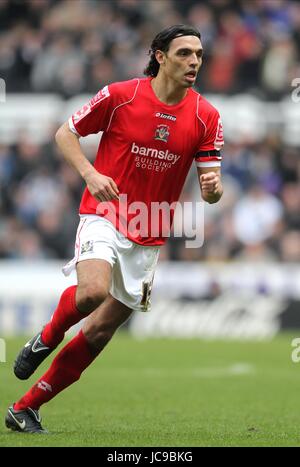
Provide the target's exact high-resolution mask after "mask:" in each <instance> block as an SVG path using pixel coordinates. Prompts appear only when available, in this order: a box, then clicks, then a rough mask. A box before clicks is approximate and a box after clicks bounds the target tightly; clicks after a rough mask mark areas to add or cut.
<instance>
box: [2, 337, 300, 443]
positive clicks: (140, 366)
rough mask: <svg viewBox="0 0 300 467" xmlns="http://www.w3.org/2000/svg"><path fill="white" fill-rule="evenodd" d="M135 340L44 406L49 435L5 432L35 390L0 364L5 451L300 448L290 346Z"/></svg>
mask: <svg viewBox="0 0 300 467" xmlns="http://www.w3.org/2000/svg"><path fill="white" fill-rule="evenodd" d="M298 336H300V331H299V332H298V335H297V333H296V332H295V334H293V335H286V334H285V335H281V336H279V337H276V338H275V339H274V340H272V341H269V342H226V341H211V342H207V341H202V340H162V339H157V340H155V339H151V340H150V339H149V340H141V341H137V340H134V339H133V338H132V337H130V336H128V335H127V334H126V333H121V332H120V333H119V334H118V335H117V336H115V338H114V340H113V341H112V342H111V343H110V344H109V346H108V347H107V348H106V349H105V351H104V352H103V354H102V356H100V357H98V359H97V360H96V361H95V362H94V364H93V365H92V366H91V367H90V368H89V369H88V370H87V371H86V372H85V374H83V376H82V377H81V379H80V381H78V382H77V383H76V384H74V385H73V386H71V387H70V388H68V389H67V390H65V391H64V392H63V393H61V394H59V395H58V396H57V397H56V398H55V399H53V400H52V401H51V402H49V403H48V404H47V405H45V406H43V407H42V409H41V414H42V417H43V426H44V427H45V428H47V429H48V430H49V431H50V432H51V434H49V435H28V434H27V435H25V434H19V433H13V432H10V431H8V430H7V429H6V428H5V426H4V416H5V413H6V409H7V406H8V405H10V403H11V402H13V401H14V400H16V399H17V398H19V396H21V395H22V394H23V393H24V392H25V391H26V390H27V388H29V386H31V385H32V384H33V383H34V382H35V381H36V379H37V377H39V376H41V375H42V374H43V372H44V371H45V369H46V368H47V367H48V364H49V362H50V359H51V357H49V360H48V361H46V362H45V363H44V365H43V366H42V367H41V368H40V369H39V371H38V372H37V373H36V375H34V376H33V377H31V378H30V380H29V381H19V380H17V379H16V378H15V377H14V375H13V373H12V370H11V366H12V362H13V359H14V357H15V355H16V353H17V351H18V350H19V348H20V347H21V346H22V345H23V344H24V342H25V340H24V339H12V340H7V341H6V344H7V363H0V396H1V399H0V410H1V419H2V422H1V426H0V446H112V447H114V446H125V447H130V446H170V447H173V446H174V447H175V446H191V447H192V446H300V362H299V363H293V362H292V360H291V352H292V350H293V349H292V347H291V341H292V339H293V338H295V337H298Z"/></svg>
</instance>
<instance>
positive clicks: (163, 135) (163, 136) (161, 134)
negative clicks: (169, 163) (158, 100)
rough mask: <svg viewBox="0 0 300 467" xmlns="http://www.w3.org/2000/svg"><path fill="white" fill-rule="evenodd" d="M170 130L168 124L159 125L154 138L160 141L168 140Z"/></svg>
mask: <svg viewBox="0 0 300 467" xmlns="http://www.w3.org/2000/svg"><path fill="white" fill-rule="evenodd" d="M169 135H170V132H169V127H168V125H157V128H156V130H155V135H154V139H157V140H159V141H164V142H165V143H166V142H167V141H168V138H169Z"/></svg>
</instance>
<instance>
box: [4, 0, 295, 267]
mask: <svg viewBox="0 0 300 467" xmlns="http://www.w3.org/2000/svg"><path fill="white" fill-rule="evenodd" d="M176 23H189V24H193V25H195V26H197V27H198V28H199V30H200V31H201V34H202V42H203V45H204V64H203V68H202V70H201V73H200V75H199V79H198V81H197V87H198V89H199V90H200V91H201V92H202V93H204V94H205V93H221V94H222V93H223V94H227V95H228V94H235V93H241V92H248V93H251V94H255V95H257V96H258V97H260V98H262V99H270V100H276V99H280V98H281V97H282V96H284V95H285V94H287V93H289V92H290V89H291V88H290V83H291V81H292V80H293V78H295V77H297V76H298V77H300V59H299V58H300V54H299V52H300V37H299V36H300V3H298V2H293V1H288V0H244V1H243V0H240V1H229V0H211V1H209V2H205V1H201V2H200V1H197V0H153V1H152V0H151V1H150V0H109V1H108V0H100V1H99V0H98V1H97V0H63V1H62V0H27V1H23V0H0V77H1V78H4V79H5V81H6V86H7V91H8V92H26V93H28V92H39V93H40V92H47V93H48V92H50V93H52V92H54V93H58V94H60V95H62V96H63V97H65V98H69V97H72V96H74V95H78V94H80V93H89V94H93V93H96V92H97V91H98V90H99V89H100V88H101V87H102V86H104V85H106V84H108V83H110V82H113V81H121V80H126V79H130V78H132V77H134V76H141V75H142V74H143V69H144V67H145V65H146V63H147V61H148V56H147V52H148V49H149V46H150V43H151V41H152V39H153V37H154V35H155V34H156V33H157V32H158V31H159V30H161V29H162V28H164V27H167V26H169V25H171V24H176ZM225 137H226V134H225ZM95 150H96V148H90V151H91V153H90V154H89V156H90V157H92V156H93V151H94V152H95ZM222 171H223V174H224V175H223V178H224V191H225V193H224V196H223V198H222V200H221V201H220V203H218V204H216V205H211V206H206V207H205V227H204V245H203V247H202V248H197V249H193V248H188V249H187V248H185V245H184V239H182V238H181V239H179V238H175V237H173V238H171V239H170V240H169V242H168V243H167V245H166V246H165V247H163V248H162V252H161V260H168V259H170V260H190V261H198V260H206V261H243V260H248V261H255V262H256V261H264V262H265V261H278V260H280V261H284V262H299V261H300V157H299V148H296V147H288V146H286V145H284V144H283V142H282V141H281V139H280V137H279V134H277V133H276V131H272V132H271V133H269V134H268V136H267V137H266V138H265V139H264V140H263V141H262V142H260V143H259V144H258V143H253V142H249V141H246V140H245V141H244V142H243V143H239V144H234V143H233V142H230V143H229V142H227V144H226V145H225V148H224V150H223V168H222ZM83 188H84V185H83V181H82V180H81V179H80V177H79V176H78V175H77V174H76V173H75V171H74V170H73V169H71V168H70V167H69V166H67V165H66V163H65V162H64V161H63V160H62V157H61V156H60V155H59V154H58V151H57V148H56V146H55V143H54V138H53V135H52V137H51V138H50V139H49V142H48V143H46V144H37V143H35V142H33V141H30V140H29V138H28V136H26V134H20V135H19V138H18V141H17V143H16V144H14V145H11V146H9V145H5V144H1V141H0V258H27V259H42V258H60V259H63V258H70V257H72V256H73V248H74V239H75V234H76V228H77V224H78V215H77V209H78V205H79V202H80V198H81V194H82V191H83ZM199 199H200V192H199V186H198V181H197V178H196V172H195V170H193V171H192V172H191V174H190V176H189V178H188V180H187V183H186V186H185V189H184V192H183V194H182V201H190V200H193V201H195V200H199ZM191 215H192V214H191ZM189 221H190V219H188V218H187V219H185V222H187V223H188V222H189ZM175 222H181V220H180V219H177V218H175Z"/></svg>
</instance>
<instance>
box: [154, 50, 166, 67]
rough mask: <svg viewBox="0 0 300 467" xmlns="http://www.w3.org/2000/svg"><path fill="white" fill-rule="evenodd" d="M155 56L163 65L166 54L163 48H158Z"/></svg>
mask: <svg viewBox="0 0 300 467" xmlns="http://www.w3.org/2000/svg"><path fill="white" fill-rule="evenodd" d="M155 58H156V60H157V61H158V63H159V64H160V65H163V64H164V63H165V54H164V52H162V51H161V50H156V52H155Z"/></svg>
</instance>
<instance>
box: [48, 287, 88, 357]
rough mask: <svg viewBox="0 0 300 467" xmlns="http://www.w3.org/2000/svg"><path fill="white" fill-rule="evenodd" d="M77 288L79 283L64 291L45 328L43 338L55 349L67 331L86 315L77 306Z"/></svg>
mask: <svg viewBox="0 0 300 467" xmlns="http://www.w3.org/2000/svg"><path fill="white" fill-rule="evenodd" d="M76 289H77V285H72V286H71V287H69V288H68V289H66V290H65V291H64V292H63V293H62V295H61V297H60V300H59V303H58V305H57V308H56V310H55V312H54V313H53V315H52V318H51V321H49V323H47V324H46V326H45V327H44V329H43V332H42V340H43V342H44V344H46V345H47V346H48V347H50V348H53V349H55V347H57V346H58V344H60V342H61V341H62V340H63V338H64V336H65V332H66V331H67V330H68V329H70V327H71V326H73V325H74V324H76V323H78V322H79V321H80V320H81V319H82V318H84V316H85V315H84V314H83V313H80V311H78V309H77V307H76V300H75V294H76Z"/></svg>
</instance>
